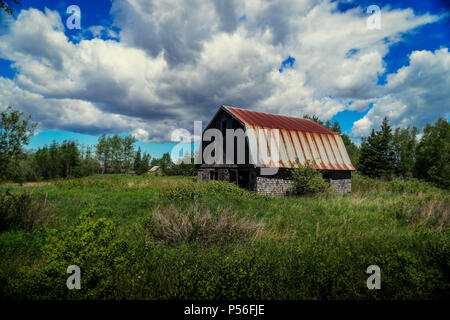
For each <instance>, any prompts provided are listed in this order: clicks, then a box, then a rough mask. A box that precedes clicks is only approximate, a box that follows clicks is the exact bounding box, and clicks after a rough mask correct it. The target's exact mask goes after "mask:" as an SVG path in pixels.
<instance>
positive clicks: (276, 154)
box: [224, 107, 355, 170]
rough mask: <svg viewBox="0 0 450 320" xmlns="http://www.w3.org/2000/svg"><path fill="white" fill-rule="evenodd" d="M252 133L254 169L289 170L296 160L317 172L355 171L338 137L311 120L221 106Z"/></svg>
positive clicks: (295, 164) (294, 165)
mask: <svg viewBox="0 0 450 320" xmlns="http://www.w3.org/2000/svg"><path fill="white" fill-rule="evenodd" d="M224 108H225V109H226V110H228V111H229V112H231V113H232V115H234V116H235V117H237V118H238V119H239V120H240V121H241V122H243V123H244V125H245V127H246V129H247V131H248V132H249V131H252V130H253V133H254V138H255V140H256V141H252V146H251V148H250V149H251V151H253V150H252V148H254V147H255V146H256V148H257V149H256V150H257V152H256V154H257V157H258V161H257V163H256V164H257V166H260V167H282V168H292V167H296V166H297V162H296V161H297V159H298V161H299V162H300V163H302V164H305V163H306V161H310V162H312V163H313V164H314V166H315V167H316V168H317V169H323V170H355V168H354V167H353V165H352V164H351V161H350V158H349V156H348V153H347V150H346V149H345V145H344V142H343V140H342V137H341V136H340V135H338V134H336V133H335V132H333V131H331V130H329V129H327V128H325V127H323V126H321V125H319V124H317V123H315V122H314V121H310V120H305V119H297V118H292V117H285V116H278V115H271V114H267V113H262V112H256V111H249V110H243V109H238V108H231V107H224Z"/></svg>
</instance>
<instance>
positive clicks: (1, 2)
mask: <svg viewBox="0 0 450 320" xmlns="http://www.w3.org/2000/svg"><path fill="white" fill-rule="evenodd" d="M12 3H14V4H15V5H18V6H22V3H20V2H19V1H18V0H0V8H1V9H3V10H5V12H6V13H7V14H10V15H11V16H13V17H14V10H13V8H12V7H11V4H12Z"/></svg>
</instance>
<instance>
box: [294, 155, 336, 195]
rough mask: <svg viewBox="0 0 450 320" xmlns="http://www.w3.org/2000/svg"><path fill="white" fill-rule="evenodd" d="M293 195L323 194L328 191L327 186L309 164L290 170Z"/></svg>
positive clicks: (319, 174)
mask: <svg viewBox="0 0 450 320" xmlns="http://www.w3.org/2000/svg"><path fill="white" fill-rule="evenodd" d="M292 179H293V182H294V184H293V190H292V191H293V193H294V194H295V195H305V194H315V193H324V192H327V191H329V184H328V183H327V182H326V181H325V179H324V178H323V177H322V174H321V173H320V172H319V171H318V170H316V168H314V166H313V165H312V164H311V163H307V164H306V165H300V166H299V167H298V168H295V169H293V170H292Z"/></svg>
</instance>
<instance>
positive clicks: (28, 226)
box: [0, 190, 51, 232]
mask: <svg viewBox="0 0 450 320" xmlns="http://www.w3.org/2000/svg"><path fill="white" fill-rule="evenodd" d="M45 202H46V201H45V200H44V199H40V198H36V197H33V196H32V195H31V194H28V193H21V194H18V195H15V194H12V193H11V192H9V190H6V191H5V192H2V193H0V232H3V231H7V230H25V231H31V230H32V229H33V227H34V226H35V225H36V224H39V223H42V222H45V221H48V220H49V219H50V217H51V213H50V211H49V210H48V209H47V208H46V207H45V206H46V203H45Z"/></svg>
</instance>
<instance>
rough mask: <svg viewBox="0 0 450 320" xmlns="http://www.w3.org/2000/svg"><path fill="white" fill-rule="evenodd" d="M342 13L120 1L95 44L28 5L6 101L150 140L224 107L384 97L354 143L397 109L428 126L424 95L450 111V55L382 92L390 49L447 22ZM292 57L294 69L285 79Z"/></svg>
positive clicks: (16, 25) (284, 1)
mask: <svg viewBox="0 0 450 320" xmlns="http://www.w3.org/2000/svg"><path fill="white" fill-rule="evenodd" d="M336 7H337V3H336V2H332V3H329V2H326V1H323V2H320V3H317V2H316V1H309V0H304V1H291V0H279V1H271V2H267V1H262V0H247V1H214V2H208V1H202V0H192V1H189V4H187V3H185V2H180V1H178V0H170V1H144V0H116V1H114V2H113V4H112V8H111V15H112V17H113V20H114V26H115V27H117V28H118V30H120V33H119V34H111V33H109V32H111V30H112V29H111V28H110V27H109V26H91V27H90V28H89V29H88V32H90V33H91V34H92V36H93V37H94V39H90V40H87V39H84V40H83V39H82V40H81V41H79V42H78V43H73V42H71V41H69V39H68V38H67V36H66V35H65V34H64V25H63V23H62V21H61V17H60V16H59V14H58V13H57V12H56V11H52V10H49V9H45V11H39V10H36V9H28V10H22V11H21V13H20V14H19V16H18V17H17V19H16V20H14V21H10V22H9V27H8V29H7V31H6V32H2V33H0V57H1V58H4V59H8V60H11V61H14V67H15V68H16V69H17V70H18V71H19V72H18V74H17V75H16V78H15V79H14V80H9V79H4V78H0V80H1V81H0V97H2V99H3V103H6V101H7V102H8V103H9V104H12V105H14V106H16V107H18V108H21V109H24V110H27V111H29V112H31V113H32V114H33V115H34V116H35V118H36V120H38V121H40V122H42V126H43V127H45V128H48V129H50V128H51V129H61V130H72V131H77V132H85V133H92V134H98V133H100V132H107V133H118V132H124V131H126V132H130V133H132V134H133V135H134V136H135V137H136V138H137V139H139V140H142V141H170V139H171V132H172V131H173V130H176V129H177V128H186V129H188V130H189V131H191V132H192V127H193V120H203V121H204V122H205V124H206V122H207V121H209V119H210V118H211V116H212V115H213V114H214V113H215V111H216V110H217V108H218V106H220V105H222V104H225V105H234V106H238V107H243V108H253V109H257V110H262V111H266V112H274V113H279V114H286V115H293V116H302V115H303V114H304V113H316V114H318V115H319V116H320V117H321V118H323V119H325V120H326V119H330V118H331V117H332V116H333V115H335V114H336V113H338V112H339V111H342V110H344V109H351V110H364V109H365V108H367V106H368V104H369V103H370V102H374V103H375V104H374V107H373V108H372V110H371V111H370V112H369V113H368V114H367V116H366V118H365V119H362V120H360V121H359V122H357V123H355V127H354V130H353V135H354V136H357V135H358V134H362V133H363V132H366V130H367V128H370V127H371V126H372V125H373V124H374V123H376V121H377V118H376V116H377V114H378V113H380V114H381V113H383V112H391V114H392V117H393V118H395V119H397V118H398V119H399V120H398V122H399V124H401V122H402V121H403V122H409V121H412V123H421V121H422V122H423V121H424V120H422V117H423V116H425V113H423V115H422V116H420V115H417V116H415V117H413V116H412V115H411V114H410V112H408V110H410V108H411V104H410V103H411V101H410V100H414V98H413V93H414V92H415V91H414V90H418V89H421V90H422V91H421V97H422V99H423V101H424V102H423V104H425V101H427V102H429V101H430V99H434V100H433V102H436V103H439V102H440V103H441V106H443V107H445V106H447V107H448V100H447V103H446V101H445V96H443V93H442V91H445V90H443V89H442V88H445V87H443V84H442V81H441V82H438V80H439V79H440V80H442V78H443V77H444V78H445V75H442V71H443V70H445V68H444V69H443V67H442V66H440V64H442V63H447V75H448V58H446V57H447V56H448V51H445V49H442V50H444V51H442V50H441V51H438V52H435V53H426V52H423V53H413V54H411V63H410V66H408V67H406V68H402V69H401V70H399V71H398V73H396V74H393V75H390V76H388V77H387V80H388V83H387V84H386V85H385V86H379V85H377V79H378V76H379V75H380V74H382V73H384V72H385V65H384V61H383V57H384V56H385V55H386V53H387V52H388V50H389V47H390V46H391V45H392V44H393V43H395V42H398V41H401V36H402V34H403V33H406V32H409V31H411V30H413V29H414V28H416V27H418V26H421V25H424V24H426V23H432V22H434V21H437V20H438V19H439V18H440V17H439V16H434V15H429V14H425V15H416V14H414V12H413V11H412V10H410V9H406V10H400V9H395V10H393V9H390V8H388V7H386V8H383V9H382V19H383V22H382V29H381V30H368V29H367V27H366V18H367V15H366V14H365V11H364V9H365V8H355V9H352V10H348V11H346V12H344V13H342V12H339V11H337V10H336ZM243 16H245V19H241V17H243ZM36 26H39V27H36ZM102 35H107V36H114V37H115V38H117V39H118V40H119V41H112V40H104V39H102V38H101V37H102ZM289 56H292V57H294V58H295V59H296V60H295V63H294V65H293V66H292V68H287V69H285V70H284V71H283V72H282V73H280V72H279V71H278V69H279V67H280V64H281V62H282V61H283V60H285V59H286V58H287V57H289ZM410 67H411V68H410ZM444 67H445V66H444ZM408 68H409V69H408ZM423 68H425V69H427V70H423V73H422V74H421V76H420V77H422V78H417V77H418V76H417V70H419V69H421V70H422V69H423ZM439 72H441V73H440V75H441V77H440V78H438V79H435V78H433V79H435V80H436V81H437V82H436V83H435V82H428V83H429V85H431V84H433V85H436V87H435V88H434V89H433V88H429V87H424V86H423V84H422V83H423V81H422V82H421V79H422V80H423V79H428V77H435V76H436V75H437V74H438V73H439ZM414 78H417V79H416V80H414ZM443 80H446V79H443ZM447 80H448V78H447ZM444 82H445V81H444ZM447 83H448V82H447ZM447 87H448V86H447ZM414 88H415V89H414ZM439 90H442V91H439ZM408 96H409V97H410V98H407V97H408ZM350 102H351V103H350ZM413 102H414V101H413ZM414 103H416V104H415V107H413V108H416V109H417V110H423V108H424V106H423V105H420V104H419V102H417V101H415V102H414ZM405 106H406V107H405ZM405 108H406V109H405ZM392 109H395V110H396V111H395V112H394V111H392ZM417 112H419V111H417ZM441 113H442V112H441ZM405 119H406V120H405Z"/></svg>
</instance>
